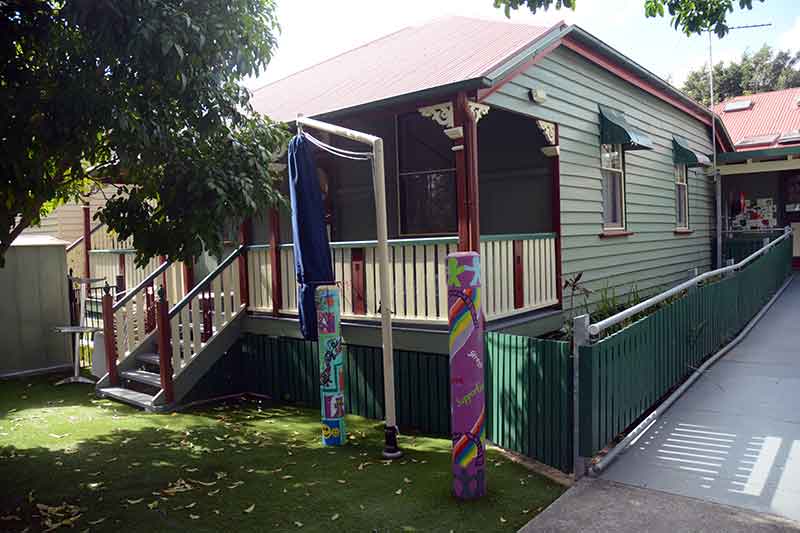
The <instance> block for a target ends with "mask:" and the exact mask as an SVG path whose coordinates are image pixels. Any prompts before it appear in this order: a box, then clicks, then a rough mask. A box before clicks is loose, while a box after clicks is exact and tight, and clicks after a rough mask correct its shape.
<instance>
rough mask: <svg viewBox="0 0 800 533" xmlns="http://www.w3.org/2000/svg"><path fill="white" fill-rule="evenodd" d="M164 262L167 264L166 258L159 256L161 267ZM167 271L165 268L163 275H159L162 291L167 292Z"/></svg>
mask: <svg viewBox="0 0 800 533" xmlns="http://www.w3.org/2000/svg"><path fill="white" fill-rule="evenodd" d="M166 262H167V256H166V255H162V256H161V264H162V265H163V264H164V263H166ZM167 270H169V269H168V268H165V269H164V273H163V274H161V282H162V283H163V285H164V290H167V288H168V285H167Z"/></svg>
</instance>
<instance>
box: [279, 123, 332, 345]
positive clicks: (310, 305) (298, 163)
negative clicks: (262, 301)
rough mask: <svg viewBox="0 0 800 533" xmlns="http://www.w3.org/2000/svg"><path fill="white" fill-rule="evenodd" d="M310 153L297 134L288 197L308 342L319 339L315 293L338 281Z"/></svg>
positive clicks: (292, 146)
mask: <svg viewBox="0 0 800 533" xmlns="http://www.w3.org/2000/svg"><path fill="white" fill-rule="evenodd" d="M311 150H312V148H311V145H310V144H309V142H308V140H307V139H306V138H305V137H304V136H303V135H302V134H300V135H295V137H294V138H293V139H292V140H291V142H290V143H289V196H290V199H291V203H292V238H293V240H294V263H295V272H296V273H297V284H298V288H297V309H298V311H299V314H300V332H301V333H302V334H303V337H304V338H306V339H308V340H317V313H316V309H315V305H314V291H315V290H316V288H317V286H318V285H331V284H333V283H335V279H334V277H333V265H332V261H331V248H330V243H329V242H328V234H327V231H326V230H325V220H324V214H323V213H324V207H323V204H322V192H321V191H320V187H319V176H317V167H316V165H315V164H314V159H313V158H312V156H311Z"/></svg>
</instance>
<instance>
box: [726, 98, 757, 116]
mask: <svg viewBox="0 0 800 533" xmlns="http://www.w3.org/2000/svg"><path fill="white" fill-rule="evenodd" d="M751 107H753V101H752V100H734V101H733V102H728V103H727V104H725V112H726V113H730V112H731V111H744V110H745V109H750V108H751Z"/></svg>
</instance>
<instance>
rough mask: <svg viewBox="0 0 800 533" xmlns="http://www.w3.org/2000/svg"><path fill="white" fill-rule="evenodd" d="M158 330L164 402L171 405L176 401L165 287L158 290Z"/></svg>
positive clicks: (170, 331) (170, 332) (159, 361)
mask: <svg viewBox="0 0 800 533" xmlns="http://www.w3.org/2000/svg"><path fill="white" fill-rule="evenodd" d="M156 329H157V330H158V365H159V367H160V374H161V389H162V390H163V391H164V400H165V401H166V402H167V403H168V404H170V403H172V402H173V400H174V399H175V393H174V391H173V387H172V342H171V336H172V329H171V328H170V327H169V302H168V301H167V291H165V290H164V287H160V288H159V289H158V300H157V302H156Z"/></svg>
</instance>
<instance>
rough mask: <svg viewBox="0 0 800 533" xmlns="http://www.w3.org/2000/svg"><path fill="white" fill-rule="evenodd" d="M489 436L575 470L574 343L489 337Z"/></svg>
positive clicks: (511, 336)
mask: <svg viewBox="0 0 800 533" xmlns="http://www.w3.org/2000/svg"><path fill="white" fill-rule="evenodd" d="M485 354H486V410H487V414H488V420H487V423H488V425H487V437H488V439H489V440H490V441H491V442H493V443H495V444H497V445H498V446H500V447H502V448H505V449H507V450H512V451H515V452H518V453H520V454H522V455H525V456H527V457H531V458H533V459H536V460H537V461H540V462H542V463H545V464H548V465H550V466H553V467H555V468H558V469H559V470H562V471H564V472H569V471H570V470H571V468H572V419H573V417H572V358H571V353H570V344H569V343H568V342H563V341H553V340H543V339H532V338H528V337H520V336H517V335H507V334H503V333H487V334H486V350H485Z"/></svg>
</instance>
